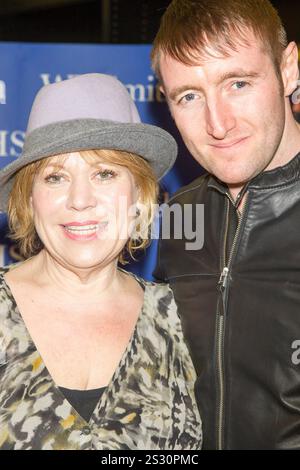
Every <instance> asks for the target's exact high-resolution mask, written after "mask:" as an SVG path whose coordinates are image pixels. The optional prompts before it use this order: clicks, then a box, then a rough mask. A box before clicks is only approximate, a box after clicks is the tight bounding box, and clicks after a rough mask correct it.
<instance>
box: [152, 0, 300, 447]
mask: <svg viewBox="0 0 300 470" xmlns="http://www.w3.org/2000/svg"><path fill="white" fill-rule="evenodd" d="M152 60H153V67H154V69H155V71H156V73H157V75H158V77H159V78H160V81H161V87H162V90H163V92H164V94H165V96H166V99H167V102H168V105H169V108H170V111H171V114H172V116H173V118H174V120H175V122H176V125H177V127H178V129H179V131H180V133H181V135H182V137H183V139H184V141H185V144H186V146H187V148H188V149H189V151H190V152H191V154H192V155H193V156H194V158H195V159H196V160H197V161H198V162H199V164H200V165H201V166H202V167H203V168H205V169H206V170H207V174H205V175H204V176H203V177H201V178H199V179H197V180H196V181H194V182H193V183H191V184H190V185H189V186H187V187H185V188H183V189H182V190H180V191H179V192H178V193H177V194H176V195H175V197H174V198H172V200H171V201H170V205H171V207H172V204H177V205H178V204H180V206H181V207H182V208H184V206H185V205H186V204H192V205H193V206H194V207H195V206H196V205H197V204H204V210H205V216H204V233H205V240H204V245H203V248H202V249H201V250H198V251H191V250H187V249H186V240H184V239H183V240H179V239H176V237H174V238H173V239H171V240H162V241H161V242H160V246H159V258H158V265H157V268H156V272H155V275H156V277H158V278H159V279H163V280H167V281H169V282H170V283H171V285H172V287H173V289H174V293H175V298H176V301H177V304H178V307H179V311H180V314H181V317H182V322H183V327H184V331H185V335H186V339H187V341H188V344H189V347H190V351H191V354H192V357H193V360H194V363H195V366H196V369H197V374H198V380H197V383H196V394H197V399H198V404H199V408H200V412H201V415H202V419H203V435H204V448H207V449H214V448H217V449H263V448H268V449H282V448H285V449H288V448H289V449H291V448H300V365H298V364H299V362H300V361H299V357H300V353H299V351H298V350H299V345H300V153H299V152H300V128H299V124H297V122H296V121H295V119H294V117H293V113H292V110H291V104H290V97H291V95H292V94H293V93H294V92H295V90H296V88H297V80H298V64H297V60H298V51H297V47H296V44H295V43H294V42H291V43H289V44H288V42H287V39H286V34H285V31H284V28H283V26H282V23H281V21H280V19H279V17H278V15H277V12H276V11H275V10H274V8H273V6H272V5H271V4H270V2H269V1H268V0H198V1H195V0H173V1H172V2H171V4H170V5H169V7H168V9H167V11H166V12H165V14H164V16H163V18H162V22H161V26H160V30H159V32H158V34H157V37H156V39H155V42H154V49H153V52H152ZM173 228H174V227H173ZM297 351H298V353H299V354H298V353H297Z"/></svg>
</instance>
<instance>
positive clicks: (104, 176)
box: [97, 169, 117, 181]
mask: <svg viewBox="0 0 300 470" xmlns="http://www.w3.org/2000/svg"><path fill="white" fill-rule="evenodd" d="M116 175H117V173H116V172H115V171H113V170H108V169H106V170H100V171H98V173H97V177H98V178H99V179H100V180H102V181H103V180H104V181H106V180H110V179H112V178H114V177H115V176H116Z"/></svg>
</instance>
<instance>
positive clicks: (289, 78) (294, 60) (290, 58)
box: [281, 42, 299, 96]
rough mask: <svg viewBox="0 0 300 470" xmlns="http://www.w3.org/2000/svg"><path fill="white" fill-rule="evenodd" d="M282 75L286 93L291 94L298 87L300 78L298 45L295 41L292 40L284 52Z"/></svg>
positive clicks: (286, 94)
mask: <svg viewBox="0 0 300 470" xmlns="http://www.w3.org/2000/svg"><path fill="white" fill-rule="evenodd" d="M281 75H282V81H283V86H284V94H285V96H290V95H291V94H292V93H293V92H294V91H295V90H296V88H297V87H298V80H299V66H298V47H297V44H296V43H295V42H290V43H289V45H288V46H287V48H286V49H285V50H284V52H283V56H282V61H281Z"/></svg>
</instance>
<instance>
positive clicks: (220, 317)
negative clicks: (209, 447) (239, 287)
mask: <svg viewBox="0 0 300 470" xmlns="http://www.w3.org/2000/svg"><path fill="white" fill-rule="evenodd" d="M226 195H227V197H228V199H229V201H228V204H227V215H226V231H225V236H224V251H223V260H222V261H223V262H221V264H222V266H223V270H222V272H221V276H220V279H219V282H218V291H219V298H218V311H217V341H216V343H217V353H216V357H217V376H218V385H219V402H218V406H217V413H218V415H217V449H218V450H222V449H223V440H224V436H223V435H224V333H225V329H224V317H225V313H226V301H227V296H228V281H229V278H230V268H231V263H232V258H233V255H234V252H235V248H236V244H237V239H238V235H239V232H240V227H241V225H242V222H243V219H244V214H245V210H246V205H247V196H246V201H245V205H244V209H243V212H242V214H241V216H240V219H239V222H238V226H237V229H236V232H235V235H234V239H233V243H232V247H231V250H230V254H229V258H228V263H227V266H226V241H227V234H228V225H229V204H230V202H231V203H232V204H233V205H235V204H234V201H233V200H232V198H231V197H230V196H229V195H228V194H226Z"/></svg>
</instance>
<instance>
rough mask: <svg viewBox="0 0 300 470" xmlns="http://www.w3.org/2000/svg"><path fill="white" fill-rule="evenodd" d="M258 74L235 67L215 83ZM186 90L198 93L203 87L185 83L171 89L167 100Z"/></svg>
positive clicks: (172, 99) (252, 76)
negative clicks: (235, 68)
mask: <svg viewBox="0 0 300 470" xmlns="http://www.w3.org/2000/svg"><path fill="white" fill-rule="evenodd" d="M259 76H260V74H259V72H254V71H251V70H244V69H237V70H233V71H231V72H225V73H223V74H222V75H221V76H220V77H219V78H218V80H217V81H216V85H220V84H221V83H223V82H225V80H229V79H230V78H257V77H259ZM187 90H193V91H200V93H203V89H202V88H201V87H200V86H195V85H193V84H190V85H189V84H187V85H182V86H179V87H177V88H174V89H173V90H171V92H170V93H169V95H168V98H169V100H171V101H174V100H175V98H176V97H177V96H178V95H180V94H181V93H183V92H185V91H187Z"/></svg>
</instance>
